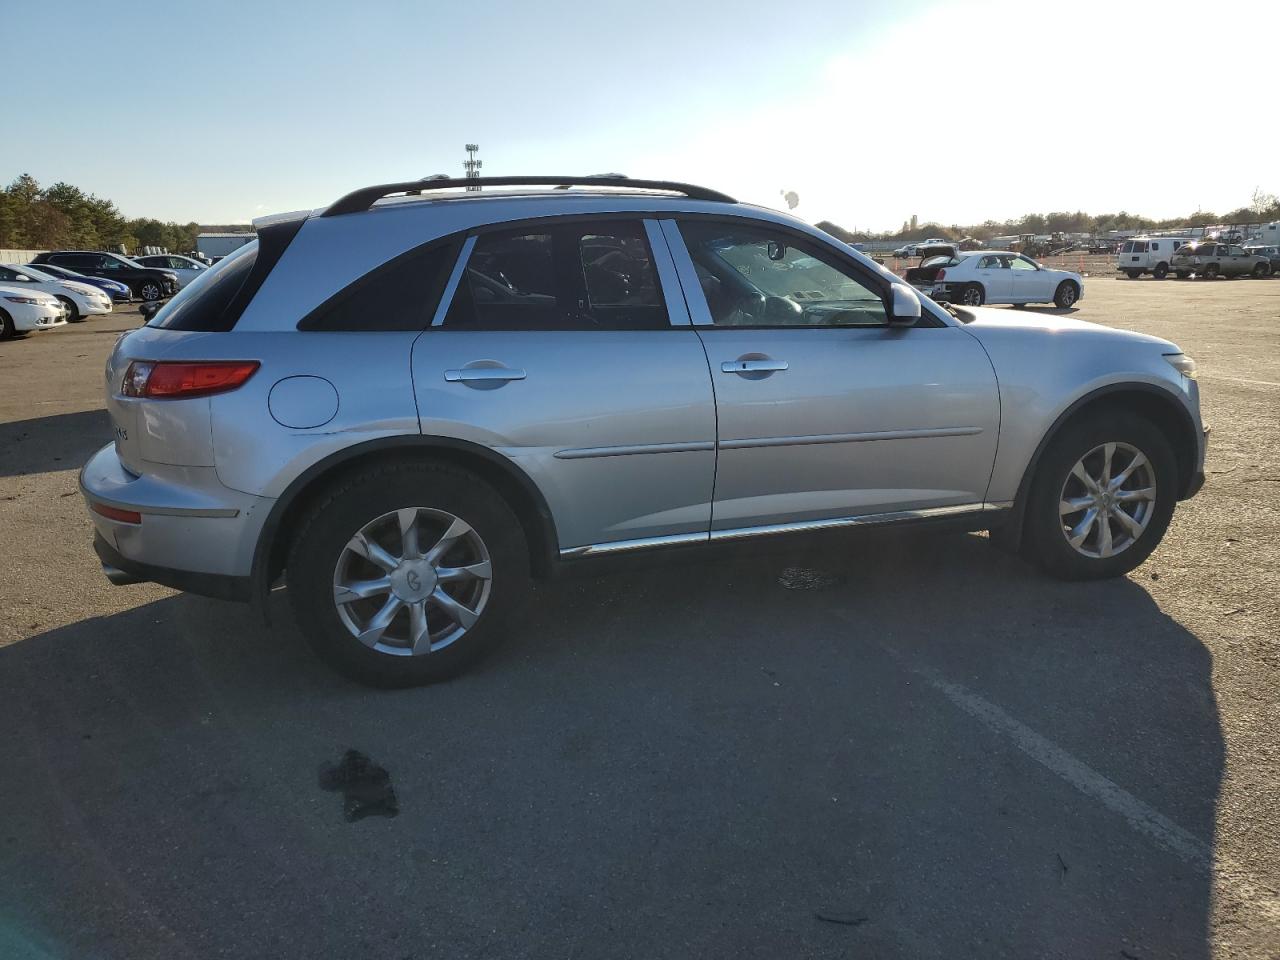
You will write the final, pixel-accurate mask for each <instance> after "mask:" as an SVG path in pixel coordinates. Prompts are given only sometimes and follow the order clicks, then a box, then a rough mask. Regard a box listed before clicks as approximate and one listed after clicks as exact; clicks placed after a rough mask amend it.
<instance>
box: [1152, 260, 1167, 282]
mask: <svg viewBox="0 0 1280 960" xmlns="http://www.w3.org/2000/svg"><path fill="white" fill-rule="evenodd" d="M1151 275H1152V276H1153V277H1155V278H1156V279H1157V280H1163V279H1164V278H1165V277H1167V276H1168V275H1169V265H1168V264H1167V263H1157V264H1156V268H1155V269H1154V270H1152V271H1151Z"/></svg>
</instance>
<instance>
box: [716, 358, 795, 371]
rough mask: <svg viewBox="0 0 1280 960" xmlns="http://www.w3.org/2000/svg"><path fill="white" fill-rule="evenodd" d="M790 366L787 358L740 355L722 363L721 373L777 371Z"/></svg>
mask: <svg viewBox="0 0 1280 960" xmlns="http://www.w3.org/2000/svg"><path fill="white" fill-rule="evenodd" d="M789 366H790V364H789V363H787V361H785V360H774V359H773V358H772V357H739V358H738V359H737V360H726V361H725V362H724V363H722V364H720V372H721V373H777V372H778V371H780V370H786V369H787V368H788V367H789Z"/></svg>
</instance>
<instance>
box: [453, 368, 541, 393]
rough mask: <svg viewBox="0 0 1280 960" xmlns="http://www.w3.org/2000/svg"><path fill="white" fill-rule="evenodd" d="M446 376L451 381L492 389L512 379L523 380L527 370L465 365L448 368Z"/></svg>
mask: <svg viewBox="0 0 1280 960" xmlns="http://www.w3.org/2000/svg"><path fill="white" fill-rule="evenodd" d="M444 378H445V379H446V380H448V381H449V382H450V383H465V384H467V385H468V386H472V385H474V386H476V387H478V388H479V389H482V390H484V389H489V390H492V389H493V388H495V387H500V386H502V385H503V384H504V383H507V382H508V381H510V380H523V379H524V378H525V372H524V371H523V370H519V369H512V368H511V367H501V366H484V367H474V366H465V367H462V368H461V369H458V370H446V371H445V372H444Z"/></svg>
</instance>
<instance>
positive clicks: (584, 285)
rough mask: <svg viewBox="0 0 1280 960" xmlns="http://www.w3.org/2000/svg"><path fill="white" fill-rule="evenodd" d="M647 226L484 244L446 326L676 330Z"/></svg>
mask: <svg viewBox="0 0 1280 960" xmlns="http://www.w3.org/2000/svg"><path fill="white" fill-rule="evenodd" d="M670 325H671V324H670V320H669V318H668V315H667V309H666V306H665V303H664V301H663V298H662V291H661V288H660V286H659V284H658V276H657V271H656V270H655V269H654V266H653V256H652V254H651V253H650V251H649V243H648V240H647V239H646V238H645V234H644V227H643V225H642V224H641V223H640V222H639V221H626V220H624V221H612V220H610V221H587V222H582V223H576V224H575V223H566V224H561V225H554V226H550V227H543V228H537V229H524V230H500V231H493V232H490V233H483V234H481V235H480V236H478V237H477V238H476V243H475V248H474V249H473V250H472V251H471V256H470V259H468V261H467V266H466V270H465V271H464V272H463V275H462V278H461V280H460V281H459V283H458V289H457V291H456V292H455V293H454V297H453V302H452V303H451V304H450V305H449V312H448V313H447V314H446V315H445V319H444V326H445V327H453V328H467V329H479V330H660V329H664V328H669V327H670Z"/></svg>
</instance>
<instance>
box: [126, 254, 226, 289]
mask: <svg viewBox="0 0 1280 960" xmlns="http://www.w3.org/2000/svg"><path fill="white" fill-rule="evenodd" d="M133 260H134V262H135V263H140V264H142V265H143V266H144V267H159V268H160V269H162V270H172V271H173V273H174V275H175V276H177V278H178V289H179V290H181V289H182V288H183V287H185V286H186V285H187V284H188V283H190V282H191V281H192V280H194V279H195V278H196V277H198V276H200V274H202V273H204V272H205V271H206V270H208V269H209V267H208V265H207V264H204V263H201V262H200V261H199V260H196V259H195V258H194V257H184V256H182V255H181V254H177V253H159V254H152V255H150V256H146V257H134V258H133Z"/></svg>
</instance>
